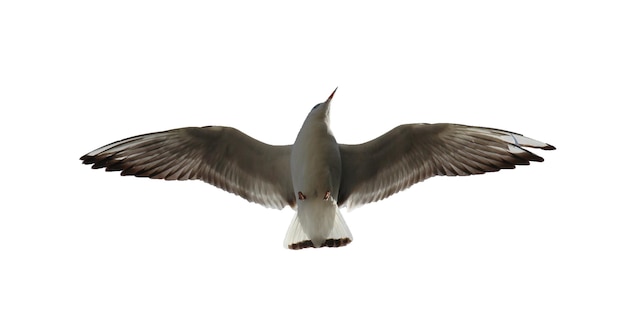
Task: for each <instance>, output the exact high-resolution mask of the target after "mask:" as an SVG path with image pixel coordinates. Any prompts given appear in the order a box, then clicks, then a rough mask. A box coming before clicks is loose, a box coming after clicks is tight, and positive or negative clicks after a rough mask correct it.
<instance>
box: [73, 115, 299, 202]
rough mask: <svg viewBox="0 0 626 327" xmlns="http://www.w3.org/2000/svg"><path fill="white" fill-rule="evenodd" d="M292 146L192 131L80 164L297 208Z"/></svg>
mask: <svg viewBox="0 0 626 327" xmlns="http://www.w3.org/2000/svg"><path fill="white" fill-rule="evenodd" d="M290 155H291V146H290V145H285V146H273V145H269V144H265V143H262V142H259V141H257V140H255V139H253V138H251V137H249V136H248V135H246V134H244V133H242V132H240V131H239V130H237V129H234V128H230V127H219V126H206V127H187V128H179V129H173V130H169V131H163V132H157V133H149V134H143V135H138V136H134V137H130V138H126V139H123V140H120V141H117V142H113V143H111V144H107V145H105V146H103V147H100V148H98V149H96V150H94V151H91V152H89V153H88V154H86V155H84V156H82V157H81V158H80V159H81V160H82V161H83V163H84V164H87V165H92V168H94V169H97V168H105V170H106V171H120V173H121V175H133V176H137V177H148V178H154V179H164V180H190V179H191V180H203V181H205V182H207V183H210V184H212V185H214V186H217V187H219V188H221V189H224V190H226V191H228V192H231V193H234V194H237V195H239V196H241V197H242V198H244V199H246V200H248V201H251V202H256V203H259V204H262V205H264V206H267V207H271V208H278V209H280V208H283V207H285V206H287V205H290V206H294V205H295V196H294V194H293V191H292V189H293V186H292V182H291V175H290V173H289V172H290V168H289V162H290Z"/></svg>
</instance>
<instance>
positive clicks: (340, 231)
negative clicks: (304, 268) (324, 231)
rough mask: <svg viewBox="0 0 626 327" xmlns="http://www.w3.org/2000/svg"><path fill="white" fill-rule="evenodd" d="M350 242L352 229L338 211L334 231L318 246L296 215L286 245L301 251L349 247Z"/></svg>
mask: <svg viewBox="0 0 626 327" xmlns="http://www.w3.org/2000/svg"><path fill="white" fill-rule="evenodd" d="M350 242H352V233H350V229H348V225H346V222H345V220H343V217H342V216H341V213H340V212H339V210H337V211H336V213H335V221H334V224H333V229H332V230H331V232H330V233H329V234H328V236H327V238H326V241H324V242H322V243H321V244H319V245H317V246H316V245H315V244H314V243H313V241H312V240H311V238H310V237H309V236H308V235H307V234H306V232H305V231H304V229H303V228H302V224H301V223H300V219H298V214H297V213H296V214H295V215H294V217H293V220H292V221H291V224H290V225H289V229H288V230H287V235H286V236H285V242H284V245H285V247H286V248H288V249H291V250H300V249H305V248H311V247H325V246H326V247H340V246H345V245H348V244H350Z"/></svg>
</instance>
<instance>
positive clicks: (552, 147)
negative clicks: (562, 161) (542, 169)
mask: <svg viewBox="0 0 626 327" xmlns="http://www.w3.org/2000/svg"><path fill="white" fill-rule="evenodd" d="M541 149H542V150H556V147H555V146H554V145H550V144H548V143H546V146H544V147H543V148H541Z"/></svg>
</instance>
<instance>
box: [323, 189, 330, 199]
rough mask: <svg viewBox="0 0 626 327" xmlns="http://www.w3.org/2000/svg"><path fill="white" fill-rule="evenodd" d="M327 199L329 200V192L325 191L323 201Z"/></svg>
mask: <svg viewBox="0 0 626 327" xmlns="http://www.w3.org/2000/svg"><path fill="white" fill-rule="evenodd" d="M328 199H330V191H326V193H325V194H324V200H328Z"/></svg>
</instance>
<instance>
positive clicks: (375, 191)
mask: <svg viewBox="0 0 626 327" xmlns="http://www.w3.org/2000/svg"><path fill="white" fill-rule="evenodd" d="M524 147H531V148H540V149H543V150H554V149H555V147H553V146H551V145H549V144H547V143H543V142H540V141H536V140H533V139H531V138H528V137H524V136H523V135H521V134H516V133H513V132H507V131H503V130H498V129H492V128H484V127H474V126H465V125H456V124H409V125H400V126H398V127H396V128H394V129H392V130H391V131H389V132H387V133H386V134H384V135H382V136H380V137H378V138H376V139H374V140H372V141H369V142H367V143H363V144H358V145H345V144H341V145H340V146H339V150H340V152H341V162H342V176H341V184H340V189H339V198H338V201H337V202H338V204H339V205H346V206H347V207H356V206H359V205H362V204H366V203H369V202H375V201H378V200H382V199H384V198H386V197H388V196H390V195H392V194H394V193H396V192H399V191H401V190H403V189H405V188H408V187H409V186H411V185H413V184H415V183H418V182H421V181H423V180H425V179H426V178H429V177H432V176H435V175H447V176H457V175H461V176H466V175H474V174H483V173H485V172H491V171H498V170H500V169H510V168H515V166H516V165H528V164H529V163H530V162H531V161H543V158H541V157H540V156H538V155H536V154H534V153H532V152H530V151H528V150H526V149H524Z"/></svg>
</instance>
